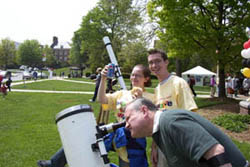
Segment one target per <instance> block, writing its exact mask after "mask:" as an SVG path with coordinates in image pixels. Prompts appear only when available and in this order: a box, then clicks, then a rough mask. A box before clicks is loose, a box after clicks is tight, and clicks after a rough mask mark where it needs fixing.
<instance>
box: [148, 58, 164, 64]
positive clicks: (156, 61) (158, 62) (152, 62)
mask: <svg viewBox="0 0 250 167" xmlns="http://www.w3.org/2000/svg"><path fill="white" fill-rule="evenodd" d="M161 62H162V59H155V60H152V61H149V62H148V64H149V65H153V64H155V65H158V64H160V63H161Z"/></svg>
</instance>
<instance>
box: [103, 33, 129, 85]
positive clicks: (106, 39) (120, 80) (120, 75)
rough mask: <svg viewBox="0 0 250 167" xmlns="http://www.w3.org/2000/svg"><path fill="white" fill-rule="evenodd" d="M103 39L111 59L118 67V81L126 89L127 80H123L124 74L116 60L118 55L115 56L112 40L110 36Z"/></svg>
mask: <svg viewBox="0 0 250 167" xmlns="http://www.w3.org/2000/svg"><path fill="white" fill-rule="evenodd" d="M103 41H104V44H105V46H106V49H107V51H108V54H109V58H110V61H111V62H112V63H113V64H114V65H115V67H116V70H117V73H116V76H117V77H118V82H119V84H120V86H121V88H122V89H124V90H126V89H127V88H126V85H125V82H124V80H123V77H122V74H121V70H120V67H119V66H118V63H117V60H116V57H115V54H114V52H113V49H112V46H111V42H110V40H109V37H107V36H106V37H104V38H103Z"/></svg>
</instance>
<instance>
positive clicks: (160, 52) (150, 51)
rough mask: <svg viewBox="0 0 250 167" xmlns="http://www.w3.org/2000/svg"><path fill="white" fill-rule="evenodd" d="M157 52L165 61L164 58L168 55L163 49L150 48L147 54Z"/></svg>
mask: <svg viewBox="0 0 250 167" xmlns="http://www.w3.org/2000/svg"><path fill="white" fill-rule="evenodd" d="M157 53H159V54H160V55H161V57H162V59H163V60H164V61H165V60H168V55H167V54H166V53H165V52H164V51H163V50H160V49H150V50H149V51H148V54H149V55H152V54H157Z"/></svg>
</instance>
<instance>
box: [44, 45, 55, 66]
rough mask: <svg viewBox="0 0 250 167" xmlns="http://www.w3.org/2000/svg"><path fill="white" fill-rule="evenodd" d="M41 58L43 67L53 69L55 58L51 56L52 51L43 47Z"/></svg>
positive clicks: (47, 47)
mask: <svg viewBox="0 0 250 167" xmlns="http://www.w3.org/2000/svg"><path fill="white" fill-rule="evenodd" d="M43 58H45V61H44V65H45V66H46V67H55V66H56V64H57V63H56V58H55V56H54V55H53V50H52V49H51V47H49V46H48V45H45V46H44V48H43Z"/></svg>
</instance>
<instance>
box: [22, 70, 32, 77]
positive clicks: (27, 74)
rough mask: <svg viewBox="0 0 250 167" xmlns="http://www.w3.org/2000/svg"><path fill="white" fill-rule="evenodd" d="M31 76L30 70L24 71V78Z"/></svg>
mask: <svg viewBox="0 0 250 167" xmlns="http://www.w3.org/2000/svg"><path fill="white" fill-rule="evenodd" d="M31 78H32V74H31V73H29V72H28V71H24V72H23V79H31Z"/></svg>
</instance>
